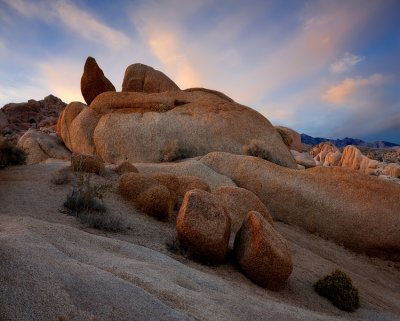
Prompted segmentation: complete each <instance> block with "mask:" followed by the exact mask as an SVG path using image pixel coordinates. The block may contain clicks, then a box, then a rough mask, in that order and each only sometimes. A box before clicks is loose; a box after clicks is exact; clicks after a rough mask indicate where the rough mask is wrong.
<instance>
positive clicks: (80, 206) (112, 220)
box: [64, 174, 125, 232]
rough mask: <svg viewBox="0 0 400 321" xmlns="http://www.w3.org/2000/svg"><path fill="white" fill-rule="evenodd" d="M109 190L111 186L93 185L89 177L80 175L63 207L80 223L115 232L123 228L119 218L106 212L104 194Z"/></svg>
mask: <svg viewBox="0 0 400 321" xmlns="http://www.w3.org/2000/svg"><path fill="white" fill-rule="evenodd" d="M110 190H111V185H107V184H106V185H94V184H92V183H91V181H90V175H88V174H86V175H85V174H80V175H78V180H77V183H76V184H75V186H74V187H73V189H72V191H71V193H70V194H68V195H67V199H66V201H65V202H64V206H65V207H66V208H68V209H69V210H70V212H69V213H68V214H69V215H72V216H75V217H77V218H78V219H79V220H80V221H81V222H82V223H84V224H86V225H88V226H90V227H93V228H97V229H101V230H105V231H112V232H117V231H120V230H123V229H124V228H125V226H124V223H123V220H122V218H121V217H119V216H117V215H115V214H111V213H109V212H107V208H106V207H105V205H104V202H103V197H104V194H105V193H107V192H108V191H110Z"/></svg>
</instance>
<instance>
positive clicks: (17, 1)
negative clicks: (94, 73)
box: [3, 0, 130, 49]
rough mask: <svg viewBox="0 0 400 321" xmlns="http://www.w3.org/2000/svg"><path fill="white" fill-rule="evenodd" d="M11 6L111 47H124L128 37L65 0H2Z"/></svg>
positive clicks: (23, 13)
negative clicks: (32, 0) (60, 23)
mask: <svg viewBox="0 0 400 321" xmlns="http://www.w3.org/2000/svg"><path fill="white" fill-rule="evenodd" d="M3 1H5V2H6V3H7V4H8V5H9V6H10V7H11V8H13V9H14V10H16V11H18V12H19V13H20V14H22V15H24V16H27V17H31V18H33V17H37V18H39V19H41V20H43V21H46V22H48V23H59V21H61V22H62V23H63V24H64V26H65V27H67V28H68V29H70V30H71V31H73V32H75V33H76V34H78V35H79V36H80V37H82V38H84V39H86V40H89V41H91V42H95V43H99V44H102V45H104V46H106V47H110V48H112V49H120V48H123V47H126V46H127V45H128V44H129V43H130V39H129V38H128V37H127V36H126V35H125V34H124V33H123V32H121V31H119V30H115V29H113V28H111V27H109V26H107V24H105V23H103V22H102V21H100V20H99V19H97V18H96V17H95V16H93V15H92V14H91V13H89V12H85V11H84V10H83V9H82V8H78V7H76V6H74V5H73V4H72V3H71V2H66V1H35V2H30V1H25V0H3Z"/></svg>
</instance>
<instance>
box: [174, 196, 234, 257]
mask: <svg viewBox="0 0 400 321" xmlns="http://www.w3.org/2000/svg"><path fill="white" fill-rule="evenodd" d="M230 229H231V219H230V217H229V215H228V214H226V211H225V208H224V207H223V206H222V205H221V204H220V202H219V201H218V199H217V197H215V196H214V195H212V194H210V193H208V192H206V191H203V190H198V189H195V190H192V191H189V192H187V193H186V194H185V197H184V199H183V203H182V206H181V208H180V209H179V214H178V218H177V221H176V231H177V234H178V239H179V241H180V243H181V244H182V245H183V246H184V247H185V248H186V249H187V250H189V252H190V253H191V254H193V255H194V256H195V257H197V258H200V259H202V260H205V261H207V262H210V263H213V264H218V263H222V262H223V261H224V259H225V256H226V253H227V251H228V245H229V237H230Z"/></svg>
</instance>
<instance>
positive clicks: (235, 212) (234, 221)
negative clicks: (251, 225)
mask: <svg viewBox="0 0 400 321" xmlns="http://www.w3.org/2000/svg"><path fill="white" fill-rule="evenodd" d="M212 194H213V195H215V196H216V197H217V198H218V199H219V201H220V202H221V204H222V206H224V207H225V209H226V213H227V214H228V215H229V216H230V218H231V232H233V233H236V232H237V231H239V229H240V227H241V226H242V224H243V221H244V220H245V218H246V216H247V214H248V213H249V212H250V211H257V212H258V213H260V214H261V215H262V216H263V217H264V218H265V219H266V220H267V221H268V222H269V223H270V224H271V225H272V226H273V225H274V223H273V221H272V216H271V214H270V213H269V211H268V209H267V208H266V207H265V205H264V204H263V202H261V201H260V199H259V198H258V197H257V196H256V195H255V194H254V193H252V192H250V191H248V190H247V189H244V188H240V187H233V186H221V187H217V188H215V189H213V190H212Z"/></svg>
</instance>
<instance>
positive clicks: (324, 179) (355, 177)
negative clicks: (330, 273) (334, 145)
mask: <svg viewBox="0 0 400 321" xmlns="http://www.w3.org/2000/svg"><path fill="white" fill-rule="evenodd" d="M201 161H202V162H203V163H204V164H205V165H207V166H209V167H211V168H212V169H213V170H215V171H216V172H218V173H220V174H223V175H226V176H228V177H230V178H231V179H232V180H233V181H234V182H236V184H237V185H238V186H240V187H243V188H246V189H248V190H250V191H252V192H253V193H255V194H256V195H257V196H258V197H259V198H260V199H261V200H262V201H263V203H264V204H265V205H266V206H267V208H268V209H269V210H270V212H271V215H272V216H273V218H274V219H278V220H282V221H284V222H286V223H288V224H293V225H297V226H301V227H303V228H305V229H307V230H308V231H310V232H315V233H318V234H320V235H321V236H323V237H326V238H329V239H332V240H335V241H336V242H338V243H340V244H343V245H345V246H346V247H349V248H351V249H354V250H356V251H361V252H367V253H369V254H373V255H375V254H376V255H385V256H386V255H387V256H388V257H391V258H392V259H397V260H400V233H399V227H400V216H399V215H398V213H400V202H398V201H396V200H398V198H399V195H400V186H399V185H397V184H393V183H392V182H386V181H383V180H380V179H378V178H376V177H371V176H368V175H364V174H362V173H358V172H357V171H352V170H346V169H342V168H340V167H314V168H310V169H308V170H306V171H297V170H293V169H288V168H285V167H282V166H277V165H275V164H273V163H270V162H268V161H265V160H262V159H258V158H255V157H249V156H241V155H232V154H228V153H218V152H214V153H210V154H208V155H206V156H204V157H202V159H201Z"/></svg>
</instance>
